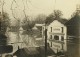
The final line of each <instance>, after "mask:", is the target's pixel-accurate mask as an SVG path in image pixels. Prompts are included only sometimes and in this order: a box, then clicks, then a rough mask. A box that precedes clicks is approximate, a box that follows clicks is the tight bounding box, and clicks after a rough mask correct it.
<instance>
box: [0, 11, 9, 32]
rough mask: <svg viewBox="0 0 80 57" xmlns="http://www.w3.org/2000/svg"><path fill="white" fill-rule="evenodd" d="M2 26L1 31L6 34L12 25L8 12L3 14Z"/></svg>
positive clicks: (0, 19) (0, 20)
mask: <svg viewBox="0 0 80 57" xmlns="http://www.w3.org/2000/svg"><path fill="white" fill-rule="evenodd" d="M0 22H1V23H0V25H1V30H0V31H2V32H3V33H5V32H6V29H7V27H8V26H9V25H10V19H9V15H8V14H7V13H6V12H3V15H1V18H0Z"/></svg>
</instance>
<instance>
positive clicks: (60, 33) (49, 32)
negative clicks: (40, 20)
mask: <svg viewBox="0 0 80 57" xmlns="http://www.w3.org/2000/svg"><path fill="white" fill-rule="evenodd" d="M49 34H51V35H64V33H53V32H49Z"/></svg>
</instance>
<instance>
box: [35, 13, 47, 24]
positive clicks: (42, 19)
mask: <svg viewBox="0 0 80 57" xmlns="http://www.w3.org/2000/svg"><path fill="white" fill-rule="evenodd" d="M45 19H46V16H45V15H44V14H39V15H38V16H37V17H36V19H35V23H38V24H43V23H44V22H45Z"/></svg>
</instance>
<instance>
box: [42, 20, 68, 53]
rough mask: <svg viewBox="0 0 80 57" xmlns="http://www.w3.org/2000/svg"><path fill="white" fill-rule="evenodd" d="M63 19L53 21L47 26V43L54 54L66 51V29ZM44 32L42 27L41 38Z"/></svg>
mask: <svg viewBox="0 0 80 57" xmlns="http://www.w3.org/2000/svg"><path fill="white" fill-rule="evenodd" d="M66 22H67V20H65V19H61V20H59V19H57V20H53V21H52V22H51V23H50V24H48V25H47V43H49V46H50V48H51V49H52V50H54V52H55V53H57V52H60V51H64V52H66V51H67V41H66V39H67V27H66V25H65V23H66ZM44 32H45V25H44V26H43V38H44V37H45V35H44Z"/></svg>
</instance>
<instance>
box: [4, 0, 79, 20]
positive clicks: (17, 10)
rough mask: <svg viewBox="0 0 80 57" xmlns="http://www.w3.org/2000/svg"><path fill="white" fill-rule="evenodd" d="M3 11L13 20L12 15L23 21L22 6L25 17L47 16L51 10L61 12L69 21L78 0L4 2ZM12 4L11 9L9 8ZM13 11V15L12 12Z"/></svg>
mask: <svg viewBox="0 0 80 57" xmlns="http://www.w3.org/2000/svg"><path fill="white" fill-rule="evenodd" d="M4 1H5V4H4V11H5V12H7V13H8V14H9V16H10V18H11V19H12V20H13V19H14V18H13V15H14V16H15V17H16V18H17V19H18V18H19V19H20V18H21V19H23V18H24V17H25V15H24V12H23V10H24V6H25V12H26V15H27V16H37V15H38V14H45V15H49V14H51V13H52V12H53V10H57V9H58V10H61V11H62V13H63V17H64V18H67V19H69V18H70V17H71V15H72V14H73V12H75V10H76V5H77V4H80V0H14V1H16V2H13V4H12V1H13V0H4ZM11 4H12V8H11ZM11 9H13V15H12V11H11Z"/></svg>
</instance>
